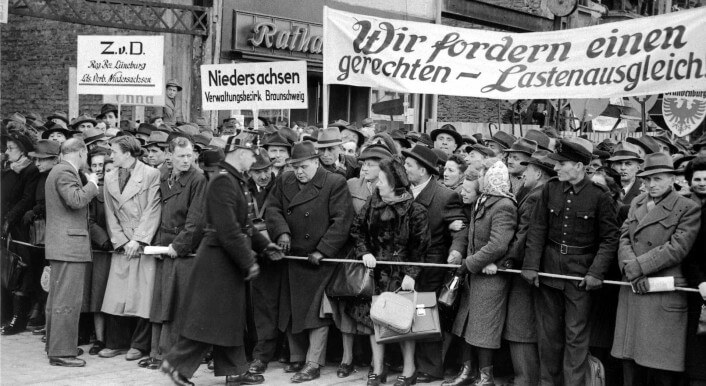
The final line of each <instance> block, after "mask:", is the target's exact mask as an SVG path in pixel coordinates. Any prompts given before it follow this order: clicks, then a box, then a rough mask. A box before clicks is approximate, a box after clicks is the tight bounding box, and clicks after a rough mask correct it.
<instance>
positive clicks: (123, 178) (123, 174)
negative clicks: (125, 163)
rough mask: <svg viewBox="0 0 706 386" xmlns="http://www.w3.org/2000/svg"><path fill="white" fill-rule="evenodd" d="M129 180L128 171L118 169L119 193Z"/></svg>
mask: <svg viewBox="0 0 706 386" xmlns="http://www.w3.org/2000/svg"><path fill="white" fill-rule="evenodd" d="M129 179H130V171H129V170H128V169H125V168H120V169H118V187H120V193H122V192H123V190H124V189H125V185H127V181H128V180H129Z"/></svg>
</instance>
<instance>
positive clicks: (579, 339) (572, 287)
mask: <svg viewBox="0 0 706 386" xmlns="http://www.w3.org/2000/svg"><path fill="white" fill-rule="evenodd" d="M564 310H565V316H564V320H565V325H566V326H565V328H564V336H565V339H566V344H565V348H564V382H566V384H568V385H578V384H584V383H585V382H586V377H587V376H588V368H589V367H588V344H589V339H590V337H591V327H590V324H589V320H588V316H589V314H590V311H591V294H590V293H589V292H586V291H584V290H581V289H579V288H578V285H577V284H574V283H566V285H565V286H564Z"/></svg>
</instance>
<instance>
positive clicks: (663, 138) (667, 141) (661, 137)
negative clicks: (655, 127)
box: [652, 134, 679, 154]
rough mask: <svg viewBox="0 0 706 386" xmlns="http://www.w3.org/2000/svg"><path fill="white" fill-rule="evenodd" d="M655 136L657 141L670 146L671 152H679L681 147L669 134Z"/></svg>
mask: <svg viewBox="0 0 706 386" xmlns="http://www.w3.org/2000/svg"><path fill="white" fill-rule="evenodd" d="M652 138H654V140H655V141H657V142H659V143H661V144H663V145H665V146H667V147H668V148H669V152H670V153H672V154H674V153H678V152H679V148H678V147H676V146H675V145H674V143H673V142H672V140H671V139H670V138H669V135H667V134H662V135H657V136H655V137H652Z"/></svg>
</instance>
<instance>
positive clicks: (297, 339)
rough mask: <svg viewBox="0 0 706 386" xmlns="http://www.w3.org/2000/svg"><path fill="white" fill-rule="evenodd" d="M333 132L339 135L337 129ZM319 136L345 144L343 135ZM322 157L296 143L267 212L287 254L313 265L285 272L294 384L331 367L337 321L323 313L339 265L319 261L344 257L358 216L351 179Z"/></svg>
mask: <svg viewBox="0 0 706 386" xmlns="http://www.w3.org/2000/svg"><path fill="white" fill-rule="evenodd" d="M329 130H335V133H334V134H338V129H337V128H331V129H329ZM320 138H323V139H327V140H330V141H331V142H330V143H334V144H335V143H336V141H338V142H340V135H338V137H337V136H336V135H326V136H323V137H320ZM339 145H340V144H339ZM319 156H320V154H317V153H316V149H315V148H314V144H313V143H311V142H309V141H304V142H301V143H297V144H296V145H294V149H293V150H292V158H291V159H290V160H289V162H290V164H291V165H292V167H293V168H294V171H293V172H286V173H284V174H282V176H281V177H280V178H278V179H277V182H276V183H275V186H274V188H273V189H272V192H271V193H270V196H269V198H268V199H267V204H266V206H267V209H266V211H265V220H266V221H267V231H268V233H269V234H270V237H272V238H273V240H277V243H278V244H279V245H280V246H281V247H282V249H283V250H284V252H285V253H287V254H291V255H294V256H308V262H307V261H302V262H300V261H287V262H285V263H284V264H285V266H284V267H283V270H282V293H281V297H280V303H279V329H280V330H281V331H286V332H287V338H288V340H289V349H290V360H291V362H292V363H290V365H288V366H287V367H286V368H285V372H293V373H296V374H294V376H293V377H292V382H294V383H300V382H307V381H311V380H314V379H316V378H319V376H320V368H321V367H322V366H324V365H325V363H326V340H327V337H328V330H329V326H330V325H331V324H332V323H333V321H332V319H331V318H327V317H322V315H321V310H322V301H323V298H324V289H325V288H326V285H327V283H328V281H329V279H330V277H331V275H332V274H333V272H334V268H335V266H334V265H333V264H321V263H320V261H321V259H323V258H324V257H327V258H338V257H340V256H339V255H340V254H341V250H342V248H343V247H344V246H345V244H346V243H347V241H348V237H349V231H350V227H351V225H352V223H353V216H354V214H353V203H352V199H351V195H350V193H349V191H348V186H347V184H346V179H345V178H344V177H343V176H342V175H340V174H338V173H332V172H329V171H328V170H326V169H325V168H324V167H323V166H322V165H321V164H320V163H319ZM307 344H308V346H309V347H308V350H307Z"/></svg>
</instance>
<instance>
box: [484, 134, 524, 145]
mask: <svg viewBox="0 0 706 386" xmlns="http://www.w3.org/2000/svg"><path fill="white" fill-rule="evenodd" d="M516 140H517V138H515V136H514V135H512V134H508V133H506V132H504V131H496V132H495V134H493V136H492V137H490V138H489V139H488V140H487V142H495V143H497V144H498V145H500V147H502V148H503V149H508V148H509V147H510V146H512V144H513V143H515V141H516Z"/></svg>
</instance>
